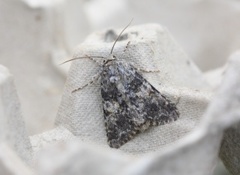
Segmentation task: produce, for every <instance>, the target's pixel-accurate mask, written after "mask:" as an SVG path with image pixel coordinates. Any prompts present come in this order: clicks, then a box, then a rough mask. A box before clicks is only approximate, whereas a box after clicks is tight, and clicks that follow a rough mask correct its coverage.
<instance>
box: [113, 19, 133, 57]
mask: <svg viewBox="0 0 240 175" xmlns="http://www.w3.org/2000/svg"><path fill="white" fill-rule="evenodd" d="M132 21H133V19H132V20H131V21H130V23H129V24H128V25H127V26H126V27H125V28H124V29H123V30H122V31H121V33H120V34H119V35H118V37H117V39H116V40H115V41H114V43H113V46H112V49H111V52H110V54H112V53H113V49H114V46H115V44H116V43H117V41H118V40H119V38H120V36H121V35H122V33H123V32H124V31H125V30H126V29H127V28H128V27H129V26H130V24H131V23H132Z"/></svg>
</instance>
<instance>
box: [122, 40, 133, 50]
mask: <svg viewBox="0 0 240 175" xmlns="http://www.w3.org/2000/svg"><path fill="white" fill-rule="evenodd" d="M130 42H131V41H128V43H127V45H126V47H125V49H124V51H123V52H126V51H127V49H128V47H129V45H130Z"/></svg>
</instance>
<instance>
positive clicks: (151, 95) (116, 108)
mask: <svg viewBox="0 0 240 175" xmlns="http://www.w3.org/2000/svg"><path fill="white" fill-rule="evenodd" d="M130 23H131V22H130ZM130 23H129V24H128V25H127V26H126V27H125V28H124V29H123V30H122V31H121V33H120V34H119V35H118V37H117V39H116V40H115V42H114V43H113V46H112V48H111V52H110V55H109V57H102V56H85V57H77V58H73V59H70V60H67V61H65V62H63V63H66V62H68V61H72V60H76V59H81V58H89V59H91V60H93V61H95V60H94V58H102V63H101V66H100V71H99V73H98V74H96V76H94V77H93V80H92V81H91V82H89V83H87V84H85V85H84V86H82V87H80V88H77V89H75V90H73V91H72V92H73V93H74V92H76V91H79V90H81V89H83V88H84V87H86V86H88V85H89V84H91V83H93V82H94V81H96V80H98V79H99V78H101V96H102V104H103V114H104V121H105V128H106V135H107V140H108V144H109V146H110V147H112V148H119V147H121V146H122V145H123V144H125V143H126V142H128V141H129V140H131V139H132V138H133V137H135V136H136V135H137V134H138V133H141V132H143V131H145V130H147V129H148V128H150V127H151V126H158V125H163V124H166V123H169V122H172V121H175V120H177V119H178V118H179V115H180V114H179V112H178V109H177V107H176V104H174V103H172V102H171V101H170V100H169V99H167V98H166V97H165V96H164V95H163V94H161V93H160V92H159V91H158V90H157V89H156V88H154V87H153V86H152V85H151V84H150V83H149V82H148V81H147V80H146V79H145V78H143V76H142V75H141V73H140V72H139V71H138V69H137V68H135V67H134V66H133V65H132V64H130V63H127V62H126V61H123V60H118V59H117V58H116V56H114V54H113V49H114V46H115V44H116V43H117V41H118V40H119V38H120V36H121V35H122V33H123V32H124V31H125V30H126V28H127V27H128V26H129V25H130Z"/></svg>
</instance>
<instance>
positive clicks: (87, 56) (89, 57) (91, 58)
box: [86, 55, 103, 65]
mask: <svg viewBox="0 0 240 175" xmlns="http://www.w3.org/2000/svg"><path fill="white" fill-rule="evenodd" d="M86 58H88V59H90V60H92V61H94V62H95V63H97V64H98V65H101V64H100V63H99V62H98V61H96V60H95V59H94V58H93V57H91V56H89V55H86ZM99 58H103V57H99Z"/></svg>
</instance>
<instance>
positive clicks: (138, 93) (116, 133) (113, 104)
mask: <svg viewBox="0 0 240 175" xmlns="http://www.w3.org/2000/svg"><path fill="white" fill-rule="evenodd" d="M101 85H102V86H101V87H102V88H101V94H102V98H103V112H104V119H105V127H106V132H107V138H108V143H109V145H110V147H114V148H119V147H120V146H122V145H123V144H125V143H126V142H127V141H129V140H130V139H131V138H133V137H134V136H135V135H136V134H138V133H139V132H143V131H144V130H146V129H148V128H149V127H150V126H154V125H162V124H165V123H169V122H171V121H174V120H177V118H178V117H179V112H178V110H177V108H176V105H175V104H173V103H172V102H170V100H168V99H167V98H166V97H164V96H163V95H161V93H160V92H159V91H158V90H156V89H155V88H154V87H153V86H152V85H151V84H150V83H149V82H148V81H147V80H146V79H144V78H143V77H142V75H140V74H139V73H138V72H137V70H136V69H135V68H134V67H133V66H131V65H129V64H124V63H121V62H120V63H119V62H115V64H112V65H111V66H109V67H105V69H104V70H103V73H102V83H101Z"/></svg>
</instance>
